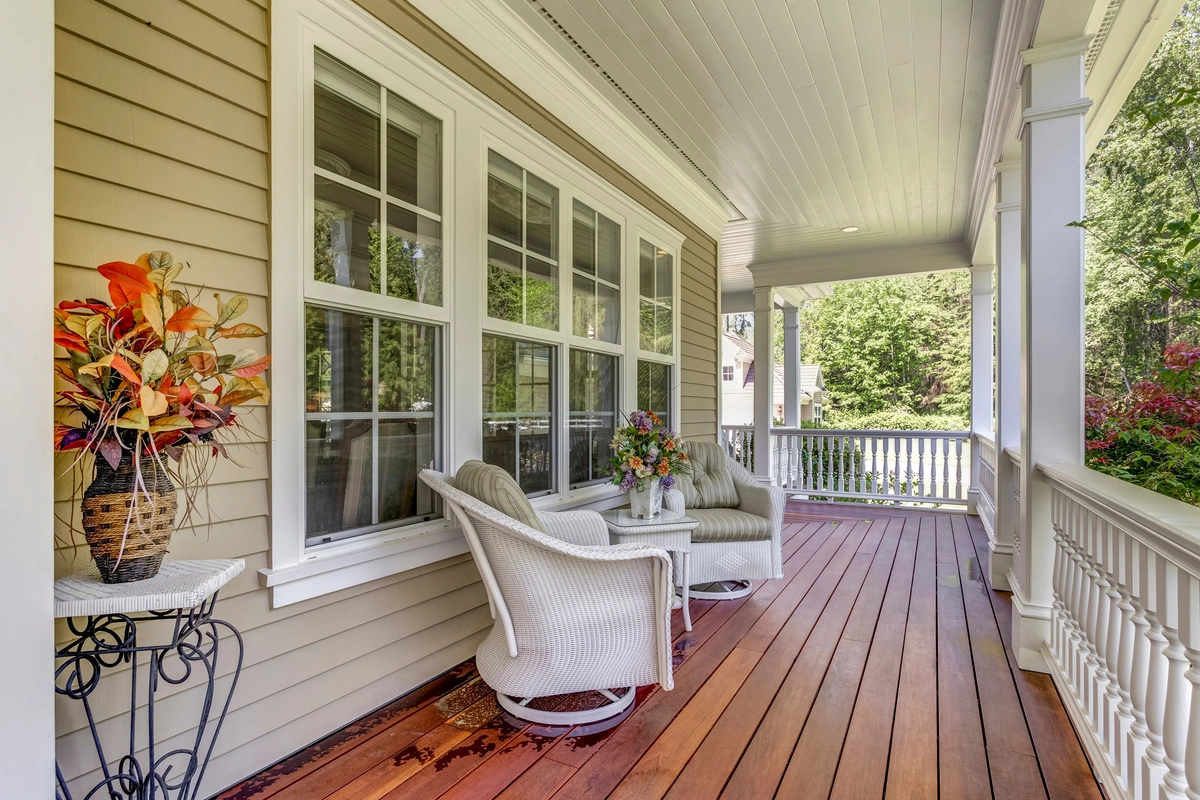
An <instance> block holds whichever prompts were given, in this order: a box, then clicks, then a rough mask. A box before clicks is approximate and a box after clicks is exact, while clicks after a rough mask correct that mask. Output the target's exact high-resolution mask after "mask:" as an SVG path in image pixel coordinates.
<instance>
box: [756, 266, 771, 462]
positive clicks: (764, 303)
mask: <svg viewBox="0 0 1200 800" xmlns="http://www.w3.org/2000/svg"><path fill="white" fill-rule="evenodd" d="M774 308H775V290H774V288H772V287H770V286H767V287H764V288H756V289H755V290H754V477H756V478H758V479H759V480H760V481H761V482H763V483H770V482H771V413H772V411H773V410H774V405H775V398H774V397H772V395H773V394H774V391H773V390H774V385H775V357H774V354H773V352H772V351H773V349H774V345H775V342H774V341H773V340H774V338H775V337H774V326H773V325H772V324H771V312H772V311H773V310H774Z"/></svg>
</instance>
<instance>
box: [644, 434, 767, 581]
mask: <svg viewBox="0 0 1200 800" xmlns="http://www.w3.org/2000/svg"><path fill="white" fill-rule="evenodd" d="M687 447H688V453H689V454H691V456H692V459H693V461H694V462H695V461H699V460H700V459H709V460H715V459H721V460H722V461H726V462H728V465H729V473H730V475H731V476H732V478H733V485H734V488H735V490H736V492H737V505H736V507H734V508H721V509H704V508H703V507H701V508H700V510H699V513H697V509H696V508H685V501H684V495H683V493H682V492H680V491H679V490H678V489H670V490H668V491H666V492H664V493H663V505H664V506H665V507H666V508H669V509H670V510H672V511H678V512H680V513H687V514H689V515H691V516H693V517H697V518H701V522H700V527H699V528H698V529H697V530H696V532H695V533H694V534H693V535H692V554H691V584H692V588H691V596H692V597H693V598H700V599H707V600H732V599H735V598H738V597H745V596H746V595H747V594H749V593H750V589H751V586H750V581H752V580H769V579H772V578H782V577H783V552H782V551H783V548H782V541H781V535H782V529H783V507H784V504H785V502H786V501H787V495H786V493H785V492H784V491H783V490H782V489H780V488H779V487H777V486H763V485H762V484H761V483H759V482H758V481H757V480H755V479H754V476H752V475H751V474H750V473H749V472H747V471H746V469H745V467H743V466H742V465H741V464H739V463H737V462H736V461H734V460H733V459H731V458H729V457H728V456H727V455H726V454H725V451H724V449H723V448H722V447H721V446H720V445H718V444H712V443H707V442H689V443H688V446H687ZM705 514H714V516H720V517H724V520H723V521H725V522H727V523H728V522H731V521H733V522H735V523H736V517H737V516H738V515H749V516H752V517H760V518H762V519H764V520H766V521H767V523H769V526H770V535H769V537H765V536H764V537H762V538H758V539H755V540H746V539H742V538H738V537H730V538H728V539H723V540H722V539H720V538H717V539H714V538H713V537H712V536H708V535H705V528H706V523H707V520H705V519H703V518H702V517H704V515H705ZM756 524H758V525H759V526H762V527H765V526H763V525H762V523H761V522H760V523H756Z"/></svg>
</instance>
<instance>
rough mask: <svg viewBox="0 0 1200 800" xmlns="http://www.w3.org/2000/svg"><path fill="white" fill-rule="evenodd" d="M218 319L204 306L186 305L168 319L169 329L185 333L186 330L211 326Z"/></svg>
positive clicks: (196, 329)
mask: <svg viewBox="0 0 1200 800" xmlns="http://www.w3.org/2000/svg"><path fill="white" fill-rule="evenodd" d="M216 324H217V321H216V319H214V318H213V316H212V314H209V313H208V312H207V311H205V310H204V309H203V308H199V307H197V306H184V307H183V308H181V309H179V310H178V311H176V312H175V313H174V314H172V315H171V318H170V319H169V320H167V330H169V331H174V332H175V333H183V332H185V331H198V330H200V329H202V328H211V327H212V326H214V325H216Z"/></svg>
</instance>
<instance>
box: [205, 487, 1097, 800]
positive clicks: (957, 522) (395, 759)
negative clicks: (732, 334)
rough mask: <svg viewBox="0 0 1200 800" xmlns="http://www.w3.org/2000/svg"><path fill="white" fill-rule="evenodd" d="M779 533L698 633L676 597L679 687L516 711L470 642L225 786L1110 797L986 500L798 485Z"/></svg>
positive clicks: (255, 796)
mask: <svg viewBox="0 0 1200 800" xmlns="http://www.w3.org/2000/svg"><path fill="white" fill-rule="evenodd" d="M783 552H784V558H785V568H784V579H783V580H781V581H767V582H765V583H760V584H756V587H755V591H754V592H753V593H752V594H751V595H750V596H748V597H745V598H742V599H740V600H733V601H722V602H714V601H710V600H693V601H692V605H691V608H692V618H693V623H694V626H693V630H692V631H691V632H690V633H685V632H684V630H683V623H682V619H681V616H680V614H679V612H676V613H675V615H674V618H673V631H672V634H673V635H674V641H675V644H674V660H675V676H676V677H675V681H676V682H675V688H674V690H673V691H670V692H664V691H662V690H661V689H658V688H657V687H642V688H641V689H639V690H638V693H639V695H642V696H640V697H639V698H638V701H637V703H636V704H635V705H634V706H633V708H632V709H631V711H630V712H626V713H625V714H624V715H623V716H622V717H621V718H619V720H618V721H617V722H615V723H614V722H611V721H606V722H604V723H598V724H595V725H592V726H591V727H590V728H552V727H543V726H537V725H529V724H526V723H523V722H521V721H519V720H515V719H513V718H512V717H509V716H507V715H506V714H504V713H503V712H502V711H501V709H500V708H499V706H498V705H497V703H496V699H495V695H494V693H493V692H491V691H490V690H489V689H488V688H487V687H486V685H484V684H483V683H482V681H481V680H480V678H479V676H478V674H477V673H476V672H475V670H474V665H473V662H471V661H468V662H465V663H463V664H462V665H460V666H459V667H458V668H456V669H454V670H451V671H450V672H448V673H446V674H445V675H443V676H441V677H439V678H437V679H435V680H434V681H432V682H430V683H429V684H426V685H425V686H423V687H421V688H420V689H418V690H416V691H414V692H412V693H411V694H409V695H406V696H404V697H401V698H399V699H397V700H396V701H394V702H392V703H390V704H388V705H386V706H384V707H383V708H380V709H379V710H377V711H375V712H373V713H371V714H368V715H367V716H365V717H363V718H362V719H359V720H357V721H356V722H354V723H352V724H351V725H350V726H348V727H347V728H345V729H343V730H341V731H339V732H337V733H335V734H333V735H331V736H329V737H328V738H326V739H324V740H322V741H321V742H318V743H317V744H315V745H313V746H312V747H310V748H308V749H306V750H303V751H301V752H299V753H297V754H295V755H294V756H292V757H291V758H289V759H286V760H284V761H282V762H280V763H279V764H277V765H275V766H274V767H271V768H270V769H268V770H266V771H265V772H263V773H262V774H260V775H258V776H256V777H254V778H251V779H249V780H248V781H246V782H245V783H243V784H241V785H239V786H236V787H233V788H231V789H230V790H228V791H226V792H225V793H223V794H221V795H220V800H266V798H274V799H275V800H284V798H289V799H291V800H326V799H328V800H334V798H339V799H340V798H356V800H365V799H367V798H372V799H373V798H383V797H387V798H391V799H395V798H410V797H411V798H423V799H429V800H432V798H435V797H437V798H463V799H464V800H466V799H467V798H469V799H470V800H486V799H487V798H494V797H503V798H514V799H515V798H521V800H536V799H537V798H551V797H555V798H601V797H628V798H638V799H639V800H642V799H643V798H658V797H679V798H688V799H689V800H693V799H695V798H717V797H721V798H767V797H776V796H777V797H788V798H795V797H814V798H816V797H839V798H858V797H937V796H939V794H940V796H942V797H954V798H964V797H992V796H994V797H1019V798H1037V797H1043V798H1052V800H1057V799H1058V798H1099V797H1101V796H1102V795H1101V792H1100V789H1099V787H1098V786H1097V783H1096V781H1095V779H1094V778H1093V776H1092V772H1091V770H1090V768H1089V765H1088V761H1087V759H1086V757H1085V756H1084V752H1083V749H1082V747H1081V746H1080V744H1079V741H1078V739H1077V738H1076V736H1075V733H1074V731H1073V730H1072V728H1071V723H1070V721H1069V720H1068V717H1067V714H1066V712H1065V710H1064V707H1063V705H1062V702H1061V701H1060V699H1059V696H1058V694H1057V693H1056V692H1055V689H1054V685H1053V683H1052V682H1051V679H1050V677H1049V676H1047V675H1044V674H1039V673H1034V672H1026V671H1022V670H1020V669H1018V668H1017V666H1016V663H1015V661H1014V657H1013V654H1012V648H1011V646H1010V642H1009V635H1010V634H1009V632H1010V630H1011V624H1010V615H1011V613H1012V604H1011V600H1010V597H1009V595H1008V593H1006V592H999V591H995V590H993V589H992V587H991V586H990V583H989V582H988V579H987V576H986V574H987V570H986V568H985V567H983V566H981V565H986V563H987V558H988V538H987V535H986V533H985V532H984V530H983V527H982V526H981V524H980V522H979V520H978V518H976V517H973V516H968V515H965V514H961V513H956V512H923V511H919V510H913V509H896V508H884V507H879V506H874V507H867V506H858V505H850V504H845V503H839V504H836V505H830V504H825V503H810V502H803V501H796V500H793V501H791V502H789V504H788V507H787V512H786V516H785V528H784V545H783ZM597 699H598V698H594V697H591V696H589V695H569V696H561V697H553V698H543V699H542V701H540V702H545V703H548V704H549V705H548V707H558V708H567V707H574V706H580V707H586V706H587V705H588V704H589V703H594V702H595V701H596V700H597ZM597 729H599V730H597ZM845 754H850V755H845Z"/></svg>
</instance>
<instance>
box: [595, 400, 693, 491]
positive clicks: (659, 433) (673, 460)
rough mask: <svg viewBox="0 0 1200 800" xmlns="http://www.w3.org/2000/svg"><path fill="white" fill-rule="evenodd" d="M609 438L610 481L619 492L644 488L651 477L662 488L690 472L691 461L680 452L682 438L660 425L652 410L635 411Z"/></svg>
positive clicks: (650, 482) (642, 489)
mask: <svg viewBox="0 0 1200 800" xmlns="http://www.w3.org/2000/svg"><path fill="white" fill-rule="evenodd" d="M626 422H627V424H626V425H624V426H623V427H621V428H618V429H617V434H616V436H614V437H613V440H612V448H613V452H614V455H613V457H612V458H611V459H610V463H611V464H612V468H613V484H615V485H616V486H619V487H621V491H622V492H629V491H638V492H644V491H646V490H647V489H648V488H649V487H650V485H651V484H652V483H653V482H654V481H658V482H659V483H660V485H661V487H662V488H663V489H670V488H671V487H672V486H674V485H675V477H676V476H677V475H684V476H686V475H691V474H692V465H691V464H689V463H688V456H687V453H685V452H683V447H682V445H683V440H681V439H680V438H679V434H677V433H676V432H675V431H673V430H669V429H668V428H667V427H666V426H665V425H663V421H662V419H660V418H659V416H658V415H657V414H655V413H654V412H653V411H634V412H633V413H632V414H630V415H629V418H628V420H627V421H626Z"/></svg>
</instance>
